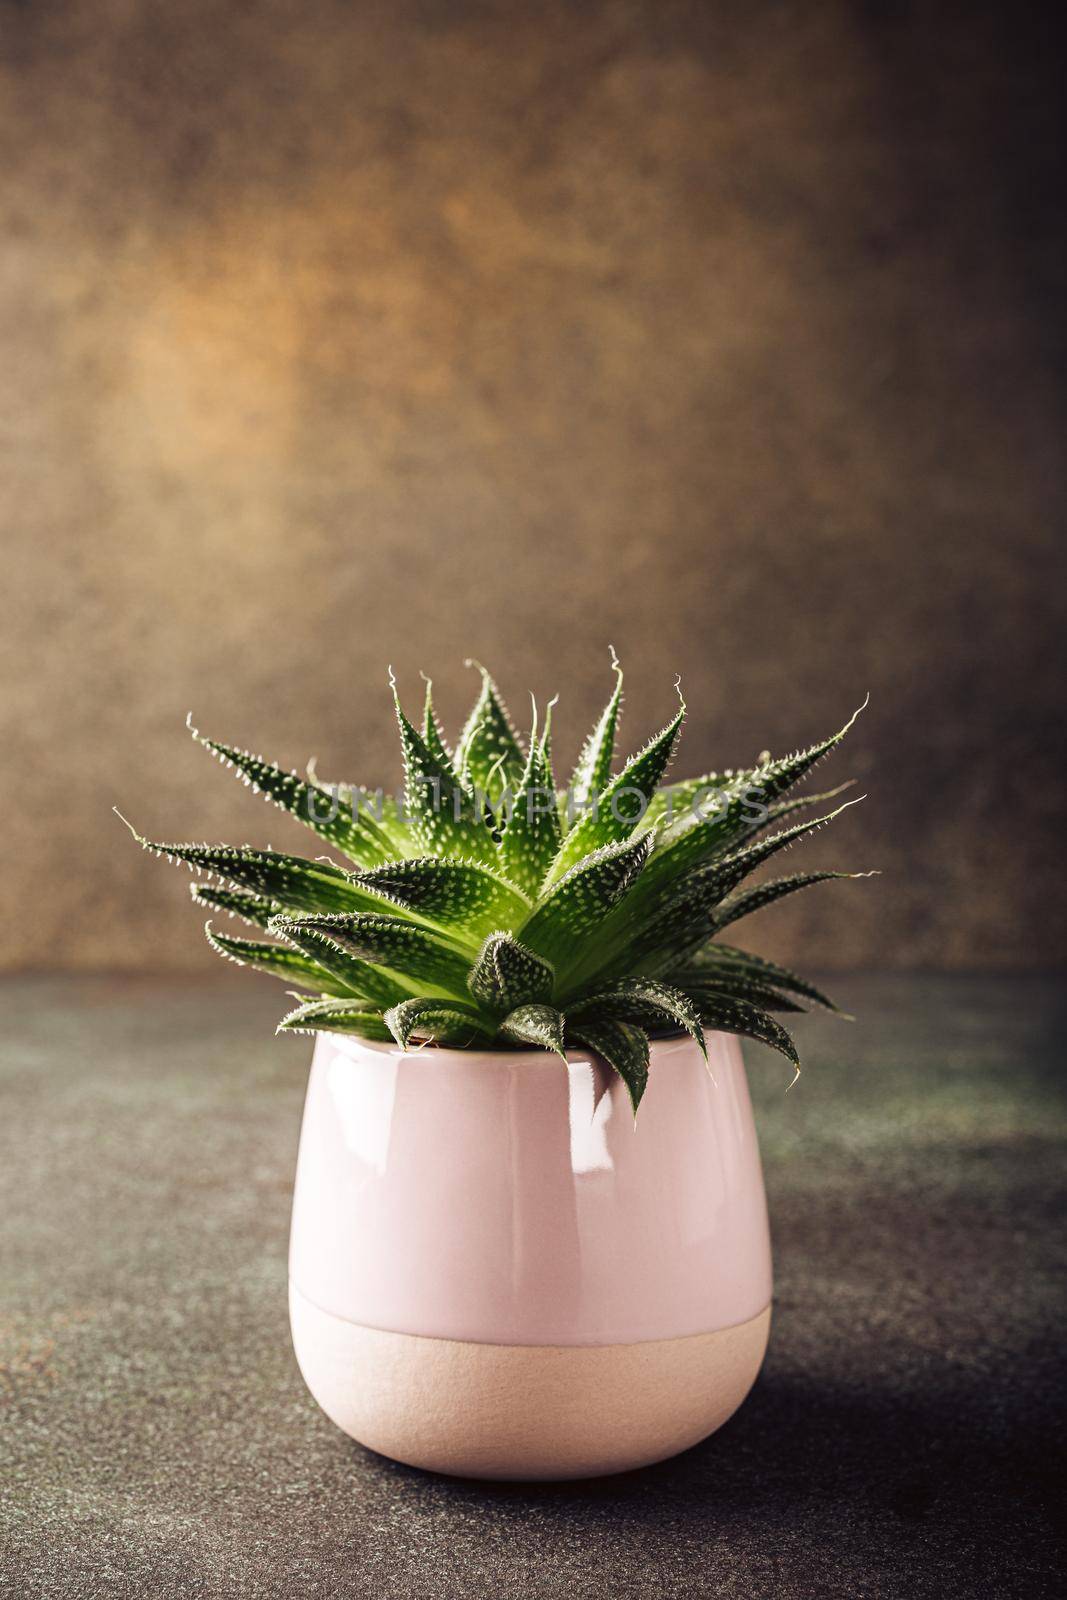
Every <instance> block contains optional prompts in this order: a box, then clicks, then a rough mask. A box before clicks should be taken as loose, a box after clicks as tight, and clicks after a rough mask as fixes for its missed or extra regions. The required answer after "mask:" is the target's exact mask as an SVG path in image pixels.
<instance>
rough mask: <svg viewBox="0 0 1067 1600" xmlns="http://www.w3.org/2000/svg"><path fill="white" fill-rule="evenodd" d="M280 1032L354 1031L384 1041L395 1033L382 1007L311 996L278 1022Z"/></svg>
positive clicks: (363, 1036)
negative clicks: (372, 1009) (384, 1015)
mask: <svg viewBox="0 0 1067 1600" xmlns="http://www.w3.org/2000/svg"><path fill="white" fill-rule="evenodd" d="M277 1031H278V1032H279V1033H354V1034H357V1035H358V1036H359V1037H360V1038H361V1039H373V1040H376V1041H379V1042H381V1043H383V1044H386V1043H391V1042H392V1034H391V1033H390V1032H389V1029H388V1028H387V1027H386V1025H385V1023H384V1021H383V1020H382V1014H381V1012H380V1011H368V1010H367V1009H366V1007H365V1006H364V1005H363V1004H362V1002H361V1001H359V1000H349V1001H344V1000H311V1001H309V1002H308V1003H307V1005H302V1006H297V1008H296V1010H295V1011H290V1012H289V1013H288V1015H286V1016H284V1017H283V1018H282V1020H281V1021H280V1022H279V1024H278V1029H277Z"/></svg>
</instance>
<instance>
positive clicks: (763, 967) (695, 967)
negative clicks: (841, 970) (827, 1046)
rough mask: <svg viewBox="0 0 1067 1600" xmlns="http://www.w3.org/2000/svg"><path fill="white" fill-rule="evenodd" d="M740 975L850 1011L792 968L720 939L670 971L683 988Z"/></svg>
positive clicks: (839, 1012) (839, 1014) (822, 1003)
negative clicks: (739, 948) (838, 1004)
mask: <svg viewBox="0 0 1067 1600" xmlns="http://www.w3.org/2000/svg"><path fill="white" fill-rule="evenodd" d="M738 976H741V977H746V978H752V979H755V980H756V982H758V983H764V984H767V985H768V986H770V987H771V988H773V989H782V990H785V991H786V992H787V993H790V994H797V995H800V996H801V998H802V999H805V1000H810V1001H811V1002H812V1003H813V1004H814V1005H817V1006H822V1007H823V1009H824V1010H826V1011H834V1012H836V1013H837V1014H838V1016H844V1015H845V1014H846V1013H844V1012H842V1011H841V1009H840V1007H839V1006H836V1005H835V1004H834V1002H833V1001H832V1000H831V999H830V998H829V997H828V996H827V995H825V994H823V993H822V991H821V989H816V987H815V985H814V984H813V983H809V982H808V981H807V979H806V978H801V977H800V976H799V975H798V974H797V973H795V972H791V971H790V970H789V968H788V967H781V966H779V965H778V963H777V962H776V961H768V960H767V958H766V957H765V956H756V955H753V954H752V953H751V951H749V950H738V949H737V948H736V947H735V946H734V945H729V944H720V943H719V942H718V940H716V941H715V942H714V943H711V944H707V945H705V946H704V948H703V949H702V950H698V951H696V952H695V954H693V955H692V956H690V958H689V960H688V962H686V963H685V964H684V965H683V966H680V967H677V968H675V969H673V970H672V971H671V972H670V973H669V977H670V979H671V982H672V983H677V984H679V985H680V986H681V987H682V988H683V989H684V988H687V987H688V985H689V983H690V982H693V983H698V984H699V983H702V982H705V981H707V982H711V983H717V982H719V980H720V978H724V979H732V978H734V977H738Z"/></svg>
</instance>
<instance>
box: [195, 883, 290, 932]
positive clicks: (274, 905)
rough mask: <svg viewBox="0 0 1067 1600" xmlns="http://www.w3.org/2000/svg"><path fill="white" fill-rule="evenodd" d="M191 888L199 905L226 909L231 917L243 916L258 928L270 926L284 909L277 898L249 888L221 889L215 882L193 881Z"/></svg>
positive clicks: (213, 908)
mask: <svg viewBox="0 0 1067 1600" xmlns="http://www.w3.org/2000/svg"><path fill="white" fill-rule="evenodd" d="M189 888H190V889H191V891H192V896H193V899H194V900H195V901H196V903H197V905H199V906H209V907H210V908H211V909H212V910H213V911H225V912H227V913H228V914H229V915H230V916H231V917H242V918H243V919H244V921H245V922H250V923H251V924H252V925H253V927H256V928H266V927H269V926H270V920H271V918H272V917H276V916H277V915H278V913H279V911H281V910H283V909H284V908H283V907H282V906H281V905H280V904H279V903H278V901H277V900H271V899H268V897H267V896H266V895H262V894H252V893H251V892H250V891H249V890H247V889H221V888H218V887H216V885H215V884H213V883H191V884H190V885H189Z"/></svg>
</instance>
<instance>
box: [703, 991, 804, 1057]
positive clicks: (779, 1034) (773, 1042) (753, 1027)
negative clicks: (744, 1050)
mask: <svg viewBox="0 0 1067 1600" xmlns="http://www.w3.org/2000/svg"><path fill="white" fill-rule="evenodd" d="M700 1015H701V1020H702V1021H703V1023H704V1026H705V1027H706V1028H717V1029H718V1030H719V1031H720V1032H722V1033H740V1034H743V1035H744V1036H745V1038H748V1039H758V1040H759V1042H760V1043H761V1044H769V1045H770V1046H771V1048H772V1050H778V1051H780V1052H781V1054H782V1055H783V1056H785V1058H786V1059H787V1060H788V1061H791V1062H792V1063H793V1065H794V1067H796V1069H797V1071H798V1072H799V1071H800V1057H799V1056H798V1055H797V1047H796V1045H795V1044H794V1043H793V1041H792V1039H791V1038H790V1037H789V1035H788V1033H786V1031H785V1029H784V1028H783V1027H782V1025H781V1024H780V1023H778V1022H775V1020H774V1018H773V1017H769V1016H767V1014H766V1012H764V1011H761V1010H759V1008H758V1007H757V1006H753V1005H749V1004H748V1003H747V1001H744V1000H727V999H722V998H720V997H719V996H715V997H714V998H709V999H708V1000H707V1001H701V1002H700Z"/></svg>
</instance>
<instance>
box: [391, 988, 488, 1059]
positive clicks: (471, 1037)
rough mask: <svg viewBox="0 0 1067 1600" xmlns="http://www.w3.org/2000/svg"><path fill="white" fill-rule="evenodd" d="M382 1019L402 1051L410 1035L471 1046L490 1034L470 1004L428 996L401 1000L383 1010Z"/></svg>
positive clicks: (408, 1041)
mask: <svg viewBox="0 0 1067 1600" xmlns="http://www.w3.org/2000/svg"><path fill="white" fill-rule="evenodd" d="M385 1022H386V1026H387V1027H388V1029H389V1031H390V1033H391V1034H392V1036H393V1038H394V1039H395V1040H396V1042H397V1044H398V1045H399V1046H400V1048H401V1050H406V1049H407V1047H408V1045H409V1044H410V1043H411V1040H412V1039H413V1038H416V1037H417V1038H420V1039H426V1040H433V1041H435V1042H436V1043H438V1044H459V1045H470V1044H473V1043H474V1042H475V1040H477V1039H481V1040H483V1041H487V1040H488V1038H489V1033H488V1031H487V1029H486V1028H485V1026H484V1024H483V1023H482V1022H481V1020H480V1018H479V1016H478V1013H477V1011H476V1010H475V1009H474V1007H473V1006H468V1005H466V1004H465V1003H464V1002H463V1001H442V1000H441V999H439V998H437V999H435V998H431V997H430V996H427V995H416V996H415V997H414V998H413V999H411V1000H402V1001H401V1002H400V1004H399V1005H395V1006H393V1007H392V1008H391V1009H390V1010H389V1011H387V1012H386V1013H385Z"/></svg>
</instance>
